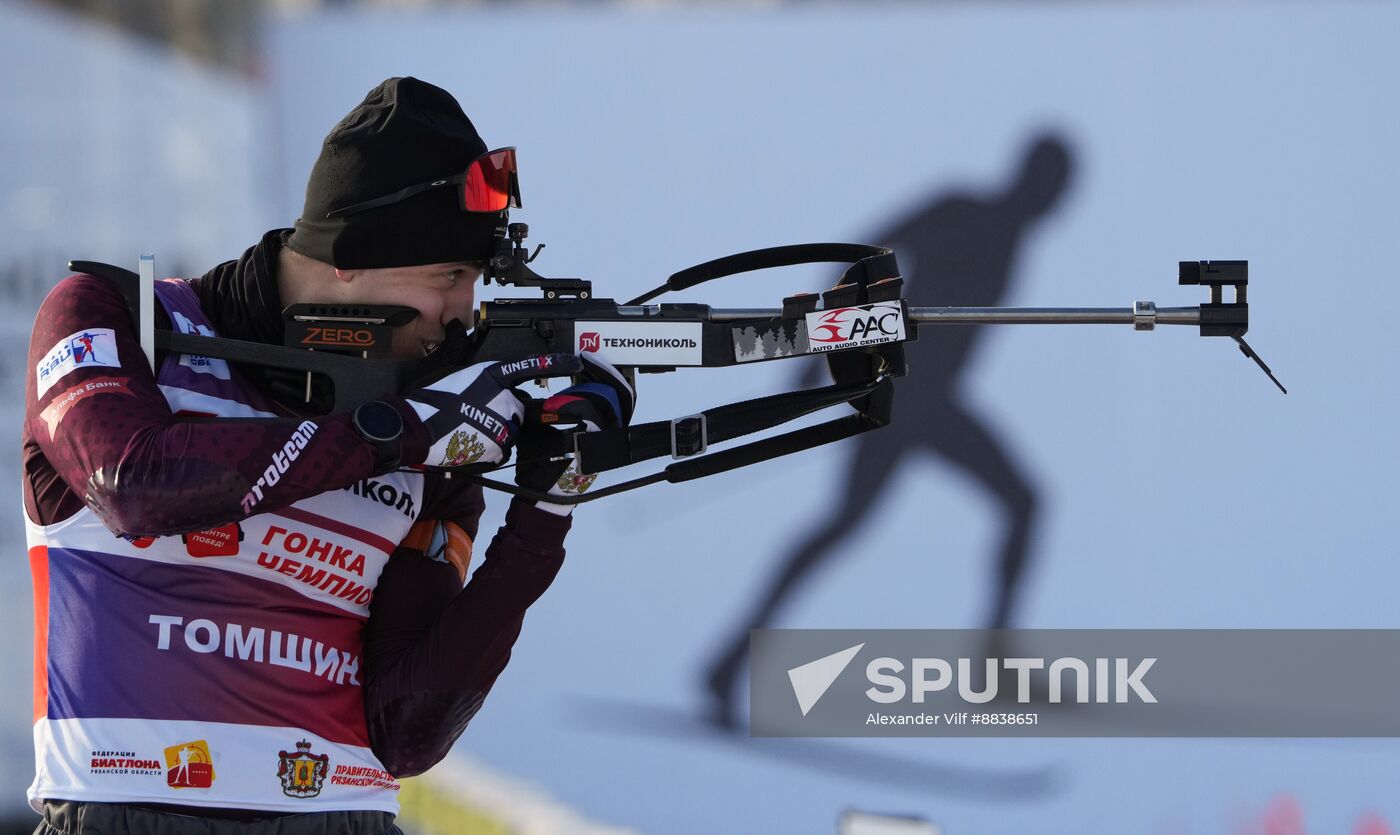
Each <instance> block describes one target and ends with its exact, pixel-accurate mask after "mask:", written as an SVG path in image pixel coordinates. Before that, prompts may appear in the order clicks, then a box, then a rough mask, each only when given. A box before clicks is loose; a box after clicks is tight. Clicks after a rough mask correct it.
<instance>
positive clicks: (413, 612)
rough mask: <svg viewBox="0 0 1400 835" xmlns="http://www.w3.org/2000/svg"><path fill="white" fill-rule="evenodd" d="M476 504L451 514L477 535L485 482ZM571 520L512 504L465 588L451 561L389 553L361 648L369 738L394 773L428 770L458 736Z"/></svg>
mask: <svg viewBox="0 0 1400 835" xmlns="http://www.w3.org/2000/svg"><path fill="white" fill-rule="evenodd" d="M468 496H469V497H470V494H468ZM468 501H471V499H470V498H468ZM475 501H476V502H478V505H477V506H476V507H475V509H474V510H473V509H472V507H471V506H470V505H468V506H466V507H465V508H463V509H462V510H460V511H459V512H458V514H457V515H456V517H455V519H456V520H457V521H458V523H459V524H460V525H461V526H462V527H463V528H464V529H466V530H467V531H468V532H469V533H471V534H474V533H475V532H476V517H477V515H478V514H479V513H480V506H479V502H480V488H475ZM426 515H427V511H425V516H426ZM443 518H448V519H454V516H452V515H444V516H443ZM571 523H572V519H571V517H567V516H562V517H561V516H556V515H554V514H552V513H547V512H545V511H543V510H540V509H539V508H536V507H532V506H530V505H527V504H524V503H522V502H518V501H516V502H512V503H511V506H510V509H509V510H508V511H507V513H506V519H505V525H504V526H502V527H501V528H500V530H498V531H497V532H496V536H495V537H494V538H493V539H492V541H491V546H490V548H488V549H487V551H486V559H485V561H484V562H483V563H482V565H481V567H480V568H478V569H477V570H476V573H475V574H473V575H472V578H471V582H469V583H467V585H466V587H465V588H463V587H462V580H461V577H460V575H458V573H457V569H456V568H455V567H454V566H453V565H452V564H451V563H447V562H436V561H434V560H431V559H429V558H427V557H425V556H423V554H422V553H421V552H419V551H413V550H409V549H400V550H399V552H397V553H396V554H395V555H394V556H393V558H392V559H390V560H389V563H388V565H386V566H385V569H384V573H383V574H382V575H381V576H380V579H379V585H378V586H377V587H376V589H375V593H374V602H373V603H372V604H371V605H370V617H369V623H368V624H367V625H366V628H365V647H364V652H365V675H366V682H365V686H366V692H365V702H366V704H365V709H366V718H367V720H368V724H369V735H370V745H371V747H372V748H373V750H374V752H375V754H376V755H377V756H378V757H379V760H380V762H382V763H383V764H384V767H385V768H386V769H388V771H389V772H390V773H391V774H394V775H395V776H398V777H406V776H411V775H414V774H421V773H422V772H424V771H427V770H428V769H429V768H431V767H432V766H433V765H434V764H435V763H437V762H438V761H439V760H441V759H442V758H443V757H445V756H446V755H447V752H448V751H449V750H450V749H451V748H452V744H453V743H454V742H456V740H457V738H458V737H459V736H461V734H462V731H463V730H465V729H466V727H467V723H468V722H470V721H471V719H472V717H473V716H475V715H476V712H477V711H478V710H479V709H480V708H481V705H482V703H483V702H484V701H485V699H486V695H487V694H488V693H489V692H490V691H491V687H492V686H493V685H494V684H495V683H496V678H497V677H498V676H499V675H500V674H501V671H502V670H504V669H505V666H506V663H507V662H508V661H509V660H510V655H511V650H512V648H513V647H514V646H515V641H516V639H517V638H518V637H519V636H520V628H521V624H522V622H523V620H524V617H525V611H526V609H528V608H529V607H530V605H531V604H533V603H534V602H535V601H536V600H538V599H539V597H540V595H542V594H543V593H544V592H545V590H546V589H547V588H549V585H550V583H552V582H553V581H554V577H555V575H556V574H557V573H558V572H559V567H560V566H561V565H562V564H563V561H564V547H563V543H564V536H565V534H566V533H568V530H569V526H570V524H571Z"/></svg>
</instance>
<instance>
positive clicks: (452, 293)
mask: <svg viewBox="0 0 1400 835" xmlns="http://www.w3.org/2000/svg"><path fill="white" fill-rule="evenodd" d="M475 301H476V288H475V285H473V284H471V283H468V282H465V281H464V282H461V283H460V284H458V285H457V286H456V287H453V288H452V289H451V290H448V291H447V296H446V298H445V299H444V303H443V306H442V324H443V326H444V327H445V326H447V325H448V324H451V322H452V321H453V320H454V319H460V320H462V324H464V325H466V326H467V327H469V328H470V327H471V326H472V309H473V307H475Z"/></svg>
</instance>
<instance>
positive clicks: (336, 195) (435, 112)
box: [287, 78, 502, 270]
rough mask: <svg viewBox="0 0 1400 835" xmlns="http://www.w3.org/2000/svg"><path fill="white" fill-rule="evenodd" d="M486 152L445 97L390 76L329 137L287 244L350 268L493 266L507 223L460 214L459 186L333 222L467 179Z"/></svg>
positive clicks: (435, 89) (497, 218)
mask: <svg viewBox="0 0 1400 835" xmlns="http://www.w3.org/2000/svg"><path fill="white" fill-rule="evenodd" d="M484 153H486V143H484V142H482V141H481V137H480V136H478V135H477V132H476V128H475V127H473V126H472V123H471V120H470V119H468V118H467V115H466V114H465V113H463V112H462V108H461V106H460V105H458V104H457V101H456V99H454V98H452V96H451V94H449V93H448V92H447V91H446V90H443V89H442V88H440V87H434V86H433V85H431V84H428V83H426V82H423V81H419V80H418V79H416V78H390V79H388V80H386V81H385V82H384V83H382V84H380V85H379V86H378V87H375V88H374V89H373V90H371V91H370V92H369V95H367V96H365V100H364V101H363V102H362V103H361V104H360V106H359V107H356V108H355V109H354V110H352V111H350V113H349V114H347V115H346V117H345V118H344V119H341V120H340V124H338V125H336V126H335V127H334V128H333V129H332V130H331V132H330V134H329V135H327V136H326V141H325V143H324V144H323V145H322V146H321V155H320V156H319V157H317V159H316V165H315V167H313V168H312V169H311V178H310V179H309V180H308V181H307V183H306V205H305V207H304V208H303V209H302V213H301V219H300V220H298V221H297V223H296V231H294V232H293V233H292V235H291V237H290V238H288V239H287V246H289V247H291V248H292V249H293V250H294V251H296V252H299V253H301V254H302V255H306V256H308V257H310V258H315V259H316V260H317V261H323V262H325V263H327V264H331V265H333V266H336V267H339V268H341V269H347V270H348V269H374V268H378V267H411V266H417V265H420V264H441V263H448V262H453V261H478V260H486V259H487V258H489V257H490V254H491V240H492V235H493V234H494V232H495V230H496V227H497V226H498V225H500V223H501V221H502V215H501V214H482V213H473V212H465V211H462V208H461V204H460V202H459V198H458V194H457V190H456V189H453V188H436V189H431V190H429V191H426V192H423V193H422V194H416V195H414V196H412V197H409V198H407V199H406V200H402V201H400V202H398V203H394V204H391V205H388V206H380V207H378V208H374V209H366V210H364V211H361V212H356V213H355V214H351V215H347V216H343V217H335V218H328V217H326V215H327V214H328V213H329V212H332V211H334V210H336V209H340V208H344V207H345V206H349V205H352V204H355V203H359V202H362V201H365V200H372V199H374V198H376V197H381V196H383V195H386V194H392V193H394V192H396V191H398V190H399V189H402V188H406V187H408V186H412V185H417V184H419V183H427V182H432V181H433V180H437V179H443V178H446V177H452V176H454V175H457V174H460V173H462V172H463V171H465V170H466V168H467V165H468V164H469V163H471V161H472V160H474V159H476V158H477V157H479V156H481V155H482V154H484Z"/></svg>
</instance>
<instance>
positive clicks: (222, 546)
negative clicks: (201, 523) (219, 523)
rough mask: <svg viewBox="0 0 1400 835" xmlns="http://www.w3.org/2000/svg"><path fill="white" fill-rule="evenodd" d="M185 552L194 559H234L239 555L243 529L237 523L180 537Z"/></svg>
mask: <svg viewBox="0 0 1400 835" xmlns="http://www.w3.org/2000/svg"><path fill="white" fill-rule="evenodd" d="M180 539H181V540H182V541H184V543H185V551H186V552H187V553H188V554H189V555H190V556H192V557H232V556H236V555H237V554H238V543H239V542H240V541H242V539H243V528H242V527H241V526H239V524H238V523H237V522H234V523H232V524H229V525H224V526H223V527H221V528H212V529H210V530H207V531H196V532H194V533H187V534H185V535H184V536H182V537H180Z"/></svg>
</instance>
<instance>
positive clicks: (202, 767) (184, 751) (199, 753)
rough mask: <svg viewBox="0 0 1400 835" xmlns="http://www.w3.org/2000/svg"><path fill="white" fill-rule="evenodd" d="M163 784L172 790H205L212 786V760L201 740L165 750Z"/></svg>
mask: <svg viewBox="0 0 1400 835" xmlns="http://www.w3.org/2000/svg"><path fill="white" fill-rule="evenodd" d="M165 782H166V784H167V785H169V786H170V788H172V789H207V788H209V787H210V786H212V785H214V758H213V757H212V756H210V755H209V743H208V742H205V741H204V740H202V739H196V740H194V741H193V742H182V743H180V744H179V745H172V746H170V747H169V748H166V749H165Z"/></svg>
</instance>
